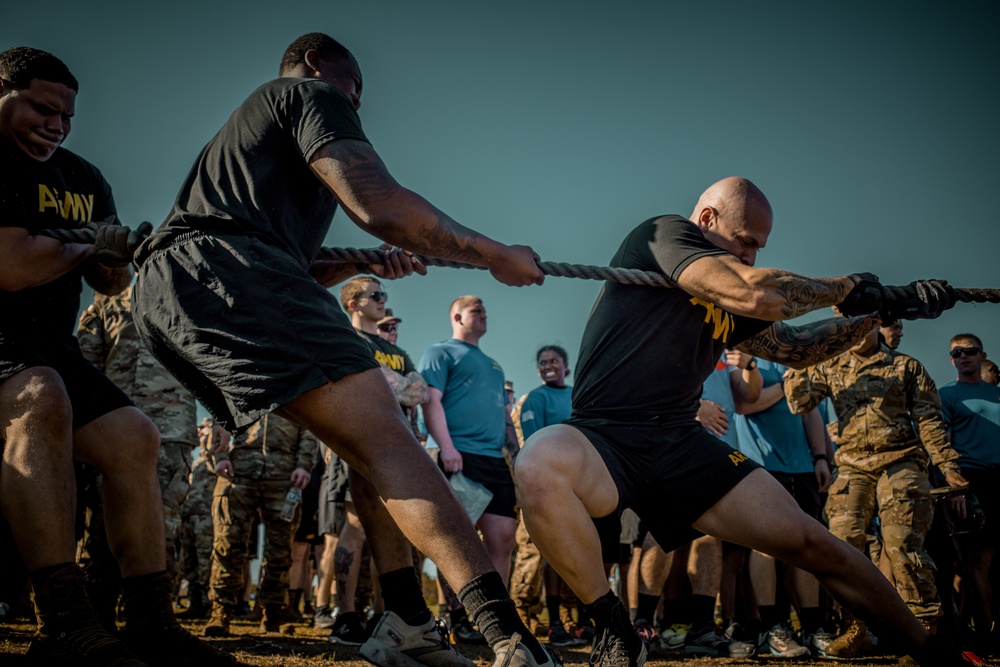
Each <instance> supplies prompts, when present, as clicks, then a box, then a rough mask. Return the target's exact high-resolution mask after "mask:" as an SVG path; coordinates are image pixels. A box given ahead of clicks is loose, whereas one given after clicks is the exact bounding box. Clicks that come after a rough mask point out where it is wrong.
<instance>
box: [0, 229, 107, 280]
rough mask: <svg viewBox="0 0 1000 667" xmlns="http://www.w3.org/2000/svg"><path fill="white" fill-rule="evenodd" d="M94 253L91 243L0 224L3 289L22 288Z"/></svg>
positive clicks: (50, 277) (64, 271) (72, 266)
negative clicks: (55, 237) (69, 240)
mask: <svg viewBox="0 0 1000 667" xmlns="http://www.w3.org/2000/svg"><path fill="white" fill-rule="evenodd" d="M93 254H94V246H93V245H90V244H88V243H63V242H62V241H57V240H55V239H52V238H49V237H47V236H33V235H31V234H29V233H28V230H27V229H25V228H23V227H0V290H3V291H4V292H18V291H20V290H23V289H28V288H30V287H38V286H39V285H45V284H47V283H50V282H52V281H53V280H56V279H57V278H60V277H62V276H63V275H65V274H67V273H69V272H70V271H72V270H73V269H75V268H76V267H77V266H79V265H80V264H81V263H83V262H84V261H86V259H87V258H88V257H90V256H91V255H93Z"/></svg>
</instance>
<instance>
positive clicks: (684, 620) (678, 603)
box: [639, 594, 691, 628]
mask: <svg viewBox="0 0 1000 667" xmlns="http://www.w3.org/2000/svg"><path fill="white" fill-rule="evenodd" d="M639 600H640V603H639V604H640V606H641V605H642V602H641V600H642V594H640V595H639ZM687 612H688V605H687V602H686V601H685V600H683V599H682V598H664V599H663V618H662V619H660V626H661V627H664V628H669V627H670V626H671V625H677V624H682V625H687V624H689V623H690V622H691V615H690V614H688V613H687Z"/></svg>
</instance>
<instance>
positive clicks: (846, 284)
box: [677, 255, 854, 358]
mask: <svg viewBox="0 0 1000 667" xmlns="http://www.w3.org/2000/svg"><path fill="white" fill-rule="evenodd" d="M677 284H678V285H679V286H680V287H681V289H683V290H684V291H685V292H687V293H688V294H690V295H692V296H695V297H699V298H701V299H704V300H705V301H708V302H710V303H714V304H715V305H716V306H719V307H720V308H723V309H724V310H726V311H728V312H730V313H733V314H735V315H744V316H747V317H754V318H757V319H759V320H770V321H772V322H774V321H780V320H790V319H792V318H793V317H798V316H799V315H804V314H805V313H809V312H812V311H814V310H818V309H820V308H825V307H828V306H835V305H837V304H838V303H840V302H841V301H843V300H844V297H846V296H847V294H848V293H849V292H850V291H851V290H852V289H853V288H854V281H853V280H852V279H851V278H848V277H846V276H844V277H841V278H807V277H805V276H800V275H798V274H795V273H791V272H789V271H781V270H778V269H755V268H754V267H752V266H747V265H745V264H743V263H742V262H740V261H739V260H738V259H737V258H736V257H734V256H732V255H709V256H706V257H700V258H698V259H696V260H694V261H693V262H691V264H690V265H688V266H687V267H686V268H685V269H684V270H683V271H682V272H681V274H680V275H679V276H678V278H677ZM753 354H756V353H753ZM765 358H770V357H765Z"/></svg>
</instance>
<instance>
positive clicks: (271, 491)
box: [208, 477, 301, 606]
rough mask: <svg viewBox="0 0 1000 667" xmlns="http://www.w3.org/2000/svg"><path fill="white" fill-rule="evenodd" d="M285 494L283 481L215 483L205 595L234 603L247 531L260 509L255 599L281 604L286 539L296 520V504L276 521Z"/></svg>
mask: <svg viewBox="0 0 1000 667" xmlns="http://www.w3.org/2000/svg"><path fill="white" fill-rule="evenodd" d="M287 493H288V482H287V481H283V482H282V481H279V482H273V481H256V480H244V479H239V478H237V479H236V481H235V482H231V481H229V480H227V479H225V478H223V477H220V478H219V481H218V482H217V483H216V485H215V497H214V498H213V499H212V521H213V524H214V527H215V541H214V542H213V544H212V578H211V591H210V592H209V595H208V596H209V598H210V599H211V600H213V601H217V602H220V603H222V604H224V605H227V606H235V605H236V604H237V603H238V602H239V601H240V600H241V599H242V597H243V589H244V586H245V584H246V582H245V581H244V580H243V569H244V565H245V564H246V563H247V560H248V558H249V557H250V556H252V554H250V555H248V553H247V551H248V544H249V541H250V530H251V528H252V527H253V523H254V517H255V516H257V513H258V511H259V512H260V517H261V522H262V523H263V524H264V561H263V564H262V570H261V578H260V588H259V589H258V592H257V600H258V602H261V603H263V604H264V605H265V606H266V605H276V604H277V605H283V604H285V602H286V600H287V595H288V582H289V581H290V573H289V570H290V568H291V567H292V539H293V538H294V536H295V531H296V529H297V528H298V525H299V515H300V513H301V505H300V507H298V508H296V510H295V517H294V518H293V519H292V521H290V522H286V521H282V520H281V509H282V507H283V506H284V504H285V495H286V494H287Z"/></svg>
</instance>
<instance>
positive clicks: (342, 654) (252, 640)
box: [0, 621, 896, 667]
mask: <svg viewBox="0 0 1000 667" xmlns="http://www.w3.org/2000/svg"><path fill="white" fill-rule="evenodd" d="M185 627H187V628H188V629H189V630H191V631H193V632H196V633H197V632H198V631H199V630H200V626H199V625H196V624H185ZM33 631H34V628H33V626H32V625H29V624H28V623H25V622H18V623H10V624H0V665H3V666H4V667H8V666H9V667H17V666H18V665H27V664H28V663H27V660H26V658H25V657H24V653H25V651H27V649H28V642H29V641H30V639H31V633H32V632H33ZM233 631H234V633H235V636H234V637H233V638H231V639H221V640H213V642H212V643H213V644H214V645H216V646H219V647H220V648H223V649H225V650H228V651H232V652H234V653H235V654H236V656H237V657H238V658H239V659H240V661H241V662H243V663H244V664H247V665H259V666H262V667H277V666H279V665H282V666H284V665H287V666H288V667H307V666H315V665H325V664H333V663H337V664H340V665H343V666H344V667H369V664H368V663H367V662H366V661H364V660H363V659H362V658H361V657H360V656H359V654H358V650H357V649H356V648H350V647H343V646H336V645H334V644H330V643H328V642H327V641H326V634H327V633H326V632H325V631H314V630H312V629H311V628H310V627H309V626H308V624H307V623H306V622H305V621H303V622H302V624H301V625H300V626H299V627H298V628H297V630H296V635H295V636H294V637H284V636H279V635H277V634H270V635H266V634H263V633H261V632H260V630H259V629H258V628H257V626H256V625H254V624H251V623H250V622H248V621H236V622H234V623H233ZM460 650H461V652H462V653H463V654H464V655H466V656H468V657H469V658H472V659H473V660H475V661H476V663H477V664H479V665H480V666H481V667H488V666H489V665H491V664H492V662H493V654H492V652H491V651H489V650H488V649H486V648H485V647H476V646H463V647H461V649H460ZM559 655H560V656H561V657H562V658H563V662H564V663H565V664H566V665H567V667H569V666H583V665H587V664H588V656H589V649H559ZM646 664H647V665H648V666H649V667H664V666H666V665H685V667H715V666H721V665H756V666H757V667H761V666H764V667H766V666H768V665H770V666H771V667H779V666H781V667H804V666H806V665H810V666H812V667H815V666H816V665H821V664H828V665H833V664H842V665H850V666H852V667H875V666H876V665H877V666H879V667H882V666H885V665H895V664H896V659H895V658H890V657H884V658H872V659H864V660H852V661H846V662H840V663H830V662H820V661H816V660H784V659H780V658H775V657H772V656H764V657H759V658H754V659H749V660H735V659H728V658H695V657H687V656H674V655H669V654H664V653H663V652H660V653H655V654H653V655H652V656H651V657H650V659H649V660H647V662H646Z"/></svg>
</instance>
